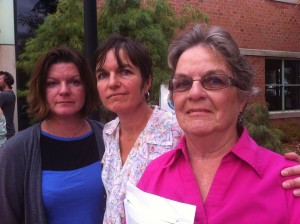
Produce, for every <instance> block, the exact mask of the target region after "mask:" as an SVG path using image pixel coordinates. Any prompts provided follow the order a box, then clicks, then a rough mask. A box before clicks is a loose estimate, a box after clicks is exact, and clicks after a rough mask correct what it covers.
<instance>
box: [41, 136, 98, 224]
mask: <svg viewBox="0 0 300 224" xmlns="http://www.w3.org/2000/svg"><path fill="white" fill-rule="evenodd" d="M41 148H42V153H41V155H42V170H43V171H42V196H43V202H44V207H45V212H46V217H47V221H48V223H49V224H68V223H72V224H77V223H78V224H79V223H85V224H98V223H102V220H103V212H102V210H103V204H102V203H103V201H102V195H103V191H104V187H103V184H102V180H101V171H102V166H101V163H100V161H99V154H98V150H97V147H96V140H95V136H94V134H93V132H90V133H88V134H86V135H84V136H81V137H76V138H61V137H56V136H53V135H50V134H48V133H45V132H43V131H42V136H41Z"/></svg>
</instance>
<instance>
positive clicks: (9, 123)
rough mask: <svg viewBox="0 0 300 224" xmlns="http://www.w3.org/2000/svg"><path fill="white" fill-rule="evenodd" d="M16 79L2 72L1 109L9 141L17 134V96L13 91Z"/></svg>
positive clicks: (0, 73) (0, 76)
mask: <svg viewBox="0 0 300 224" xmlns="http://www.w3.org/2000/svg"><path fill="white" fill-rule="evenodd" d="M14 82H15V80H14V77H13V76H12V75H11V74H10V73H9V72H5V71H0V91H1V92H0V108H1V109H2V111H3V113H4V116H5V119H6V131H7V133H6V138H7V139H9V138H11V137H12V136H13V135H14V134H15V125H14V112H15V103H16V96H15V94H14V92H13V91H12V85H13V84H14Z"/></svg>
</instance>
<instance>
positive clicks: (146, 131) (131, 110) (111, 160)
mask: <svg viewBox="0 0 300 224" xmlns="http://www.w3.org/2000/svg"><path fill="white" fill-rule="evenodd" d="M95 65H96V67H95V71H96V77H97V86H98V91H99V95H100V98H101V101H102V103H103V105H104V106H105V107H106V108H107V109H108V110H110V111H112V112H114V113H116V114H117V115H118V117H117V118H116V119H115V120H113V121H111V122H109V123H107V124H106V125H105V127H104V130H103V138H104V143H105V153H104V156H103V160H102V162H103V171H102V181H103V184H104V187H105V189H106V193H107V203H106V211H105V217H104V223H115V224H117V223H122V222H123V221H124V217H125V214H124V205H123V200H124V198H125V192H126V189H125V188H126V183H127V181H128V180H130V182H132V183H137V182H138V181H139V179H140V177H141V175H142V173H143V172H144V169H145V168H146V167H147V165H148V164H149V163H150V161H152V160H153V159H155V158H156V157H158V156H160V155H161V154H163V153H164V152H167V151H169V150H170V149H172V148H173V147H175V145H176V144H177V142H178V140H179V138H180V137H181V135H182V131H181V129H180V128H179V126H178V124H177V121H176V118H175V116H174V115H173V114H172V113H171V112H167V111H164V110H162V109H160V108H159V107H158V106H149V105H148V103H147V102H148V101H149V99H150V95H149V90H150V87H151V83H152V60H151V58H150V55H149V53H148V51H147V49H146V48H145V47H144V46H143V45H142V44H141V43H139V42H138V41H135V40H133V39H131V38H128V37H124V36H121V35H118V34H113V35H111V36H110V37H109V38H108V39H107V40H106V41H104V42H103V43H102V44H101V46H99V48H98V49H97V51H96V53H95Z"/></svg>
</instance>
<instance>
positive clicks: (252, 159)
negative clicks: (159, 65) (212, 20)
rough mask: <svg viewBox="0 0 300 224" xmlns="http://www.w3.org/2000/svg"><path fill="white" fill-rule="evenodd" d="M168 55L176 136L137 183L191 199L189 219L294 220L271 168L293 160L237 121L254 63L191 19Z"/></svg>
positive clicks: (288, 193) (290, 200) (293, 202)
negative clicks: (255, 137) (192, 207)
mask: <svg viewBox="0 0 300 224" xmlns="http://www.w3.org/2000/svg"><path fill="white" fill-rule="evenodd" d="M168 62H169V65H170V68H171V69H172V70H173V71H174V73H173V74H172V76H171V79H170V83H169V89H170V94H171V96H170V97H171V99H172V101H173V103H174V107H175V114H176V117H177V121H178V123H179V125H180V127H181V128H182V130H183V132H184V136H183V137H182V138H181V140H180V141H179V143H178V146H177V147H175V149H174V150H172V151H170V152H168V153H166V154H164V155H162V156H161V157H159V158H158V159H156V160H154V161H153V162H152V163H151V164H150V165H149V166H148V167H147V169H146V170H145V172H144V174H143V176H142V177H141V179H140V181H139V183H138V185H137V186H138V187H139V188H140V189H141V190H143V191H145V192H148V193H152V194H155V195H159V196H162V197H165V198H168V199H171V200H175V201H178V202H183V203H187V204H191V205H195V206H196V214H195V220H194V222H195V223H223V224H226V223H244V224H247V223H249V224H250V223H258V224H259V223H261V224H264V223H273V224H274V223H278V224H279V223H280V224H282V223H285V224H288V223H289V224H296V223H299V220H300V213H299V211H300V198H296V197H294V196H293V192H292V190H283V189H282V187H281V183H282V182H283V181H284V180H285V179H286V178H284V177H282V176H280V175H279V173H280V171H281V170H282V169H283V168H285V167H288V166H293V165H296V162H291V161H288V160H286V159H285V158H284V157H283V156H281V155H279V154H277V153H274V152H272V151H270V150H268V149H265V148H263V147H261V146H258V145H257V144H256V143H255V141H254V140H253V139H252V138H251V137H250V136H249V133H248V131H247V129H246V128H245V127H244V126H243V118H242V115H243V111H244V109H245V107H246V104H247V101H248V98H249V96H250V95H251V94H252V93H254V92H255V88H254V87H253V77H254V70H253V68H252V66H251V65H250V63H249V62H248V61H247V59H246V57H244V56H242V55H241V54H240V51H239V48H238V46H237V44H236V43H235V41H234V40H233V38H232V37H231V35H230V34H229V33H228V32H227V31H225V30H224V29H222V28H220V27H204V26H201V25H199V24H197V25H195V26H194V27H193V28H192V29H191V30H189V31H187V32H186V33H184V34H183V35H182V36H181V37H179V38H178V39H177V40H176V41H174V42H173V43H172V44H171V46H170V49H169V55H168ZM183 174H184V175H183ZM298 177H299V175H298Z"/></svg>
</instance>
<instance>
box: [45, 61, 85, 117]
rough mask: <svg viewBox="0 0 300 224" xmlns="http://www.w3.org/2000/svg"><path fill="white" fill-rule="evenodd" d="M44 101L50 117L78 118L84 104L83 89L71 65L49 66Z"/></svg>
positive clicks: (77, 72) (77, 74) (75, 68)
mask: <svg viewBox="0 0 300 224" xmlns="http://www.w3.org/2000/svg"><path fill="white" fill-rule="evenodd" d="M46 99H47V103H48V106H49V109H50V113H51V116H56V117H68V118H69V117H70V116H73V115H76V116H78V115H79V114H80V110H81V109H82V107H83V106H84V103H85V87H84V85H83V83H82V81H81V78H80V73H79V71H78V68H77V67H76V65H75V64H73V63H64V62H62V63H57V64H53V65H51V66H50V68H49V70H48V76H47V80H46Z"/></svg>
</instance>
